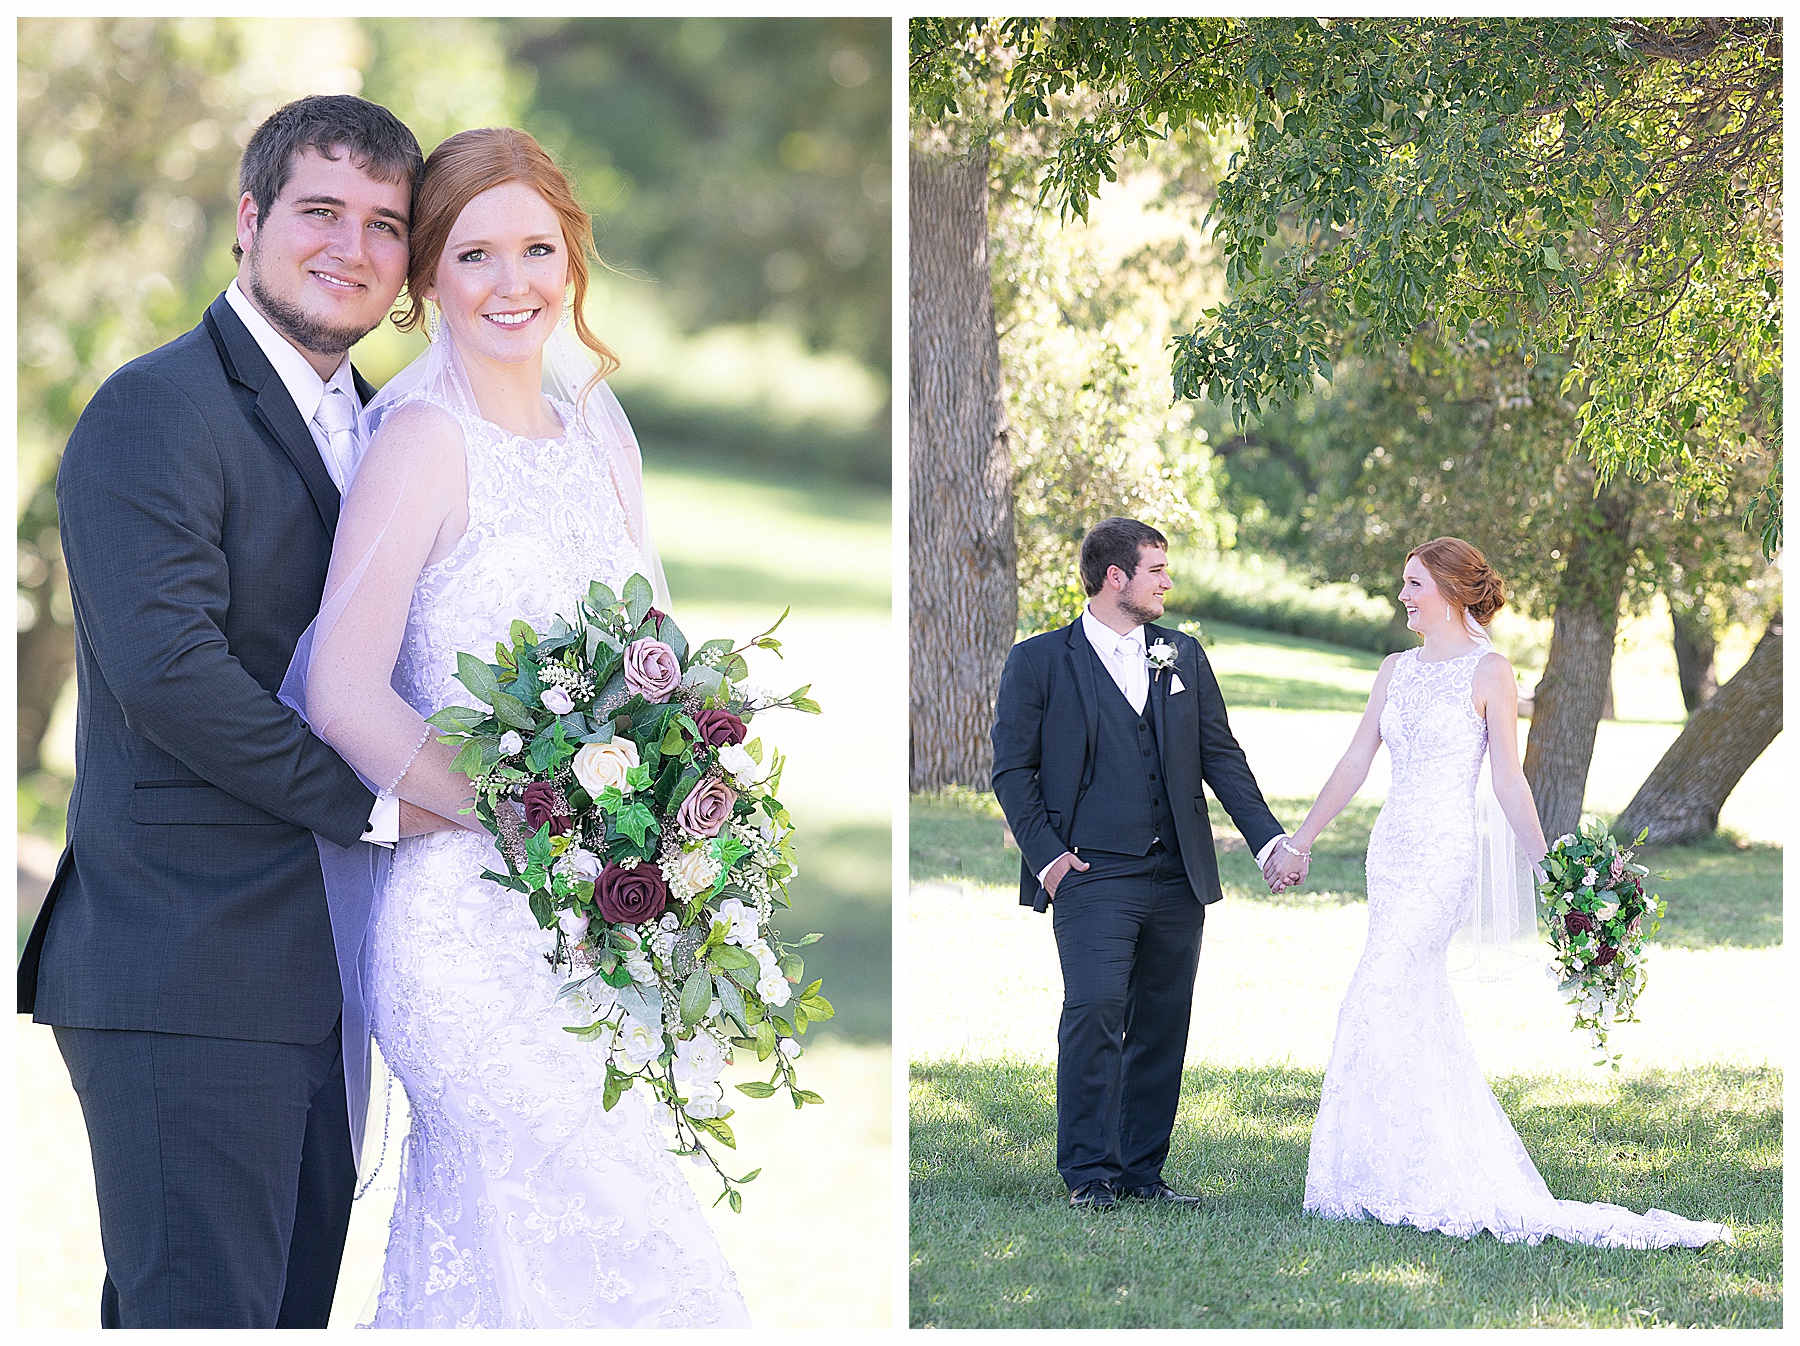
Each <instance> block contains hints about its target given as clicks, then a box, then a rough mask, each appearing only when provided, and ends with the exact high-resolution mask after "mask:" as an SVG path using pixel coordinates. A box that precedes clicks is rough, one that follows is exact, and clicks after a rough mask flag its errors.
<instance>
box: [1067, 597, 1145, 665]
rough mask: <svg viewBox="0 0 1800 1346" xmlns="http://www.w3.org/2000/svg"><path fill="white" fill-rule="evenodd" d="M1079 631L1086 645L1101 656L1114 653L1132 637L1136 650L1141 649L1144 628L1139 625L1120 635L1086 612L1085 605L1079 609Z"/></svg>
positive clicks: (1089, 612)
mask: <svg viewBox="0 0 1800 1346" xmlns="http://www.w3.org/2000/svg"><path fill="white" fill-rule="evenodd" d="M1081 630H1082V633H1083V634H1084V635H1086V636H1087V638H1088V644H1090V645H1092V646H1093V647H1094V648H1095V649H1096V650H1097V651H1099V652H1100V653H1101V654H1112V653H1114V652H1115V651H1116V650H1118V648H1119V647H1120V646H1121V645H1123V644H1125V642H1126V641H1128V640H1131V639H1132V638H1133V637H1135V638H1136V640H1137V648H1139V649H1141V648H1143V644H1144V628H1143V626H1142V625H1141V624H1140V625H1138V626H1134V627H1132V628H1131V630H1129V631H1126V632H1125V633H1124V634H1120V633H1119V632H1117V631H1115V630H1113V629H1112V627H1110V626H1108V625H1107V624H1106V623H1105V622H1103V621H1101V620H1100V619H1099V618H1098V617H1096V616H1095V615H1094V614H1093V613H1092V612H1091V611H1089V610H1088V608H1087V607H1086V605H1083V607H1082V609H1081Z"/></svg>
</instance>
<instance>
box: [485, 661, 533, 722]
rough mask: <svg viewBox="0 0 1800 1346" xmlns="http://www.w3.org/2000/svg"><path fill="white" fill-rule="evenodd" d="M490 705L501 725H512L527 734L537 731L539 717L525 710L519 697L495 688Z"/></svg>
mask: <svg viewBox="0 0 1800 1346" xmlns="http://www.w3.org/2000/svg"><path fill="white" fill-rule="evenodd" d="M483 667H486V665H483ZM488 703H489V704H490V705H491V706H493V708H494V718H495V719H497V720H499V721H500V723H501V724H505V725H510V726H512V727H513V728H514V729H517V730H520V731H522V732H524V733H527V734H532V733H535V732H536V731H537V717H536V716H534V715H533V714H532V713H531V712H530V711H529V710H527V709H525V703H524V702H523V701H521V700H519V698H518V697H516V696H512V695H510V694H509V693H506V692H503V691H501V690H500V689H499V688H498V687H495V689H494V695H493V696H492V697H491V698H489V701H488Z"/></svg>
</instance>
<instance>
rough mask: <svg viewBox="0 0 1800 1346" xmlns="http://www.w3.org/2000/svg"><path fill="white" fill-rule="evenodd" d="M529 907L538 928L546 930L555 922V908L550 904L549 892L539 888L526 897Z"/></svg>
mask: <svg viewBox="0 0 1800 1346" xmlns="http://www.w3.org/2000/svg"><path fill="white" fill-rule="evenodd" d="M526 901H527V902H528V904H529V905H530V907H531V914H532V915H533V916H535V917H536V918H537V923H538V928H539V929H541V930H548V929H549V928H550V927H551V926H553V925H555V924H556V909H555V908H554V907H552V906H551V905H550V894H549V893H546V892H545V891H544V890H543V889H542V888H539V889H538V890H536V891H535V892H533V893H532V895H531V896H530V897H529V898H527V899H526Z"/></svg>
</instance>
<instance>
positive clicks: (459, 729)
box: [425, 705, 488, 734]
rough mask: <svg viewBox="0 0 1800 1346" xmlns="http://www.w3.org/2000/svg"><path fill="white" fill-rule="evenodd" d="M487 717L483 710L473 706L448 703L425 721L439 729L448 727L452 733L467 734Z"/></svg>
mask: <svg viewBox="0 0 1800 1346" xmlns="http://www.w3.org/2000/svg"><path fill="white" fill-rule="evenodd" d="M487 718H488V717H487V715H486V714H485V713H484V712H482V711H479V710H476V709H475V707H473V706H458V705H449V706H445V707H444V708H443V709H442V710H440V711H439V712H438V713H437V714H435V715H433V716H431V717H430V718H429V719H427V720H426V721H425V723H426V724H429V725H434V726H435V727H437V728H439V729H448V730H450V731H452V732H453V733H461V734H468V733H473V732H474V731H475V730H476V729H478V728H479V727H480V726H481V725H482V723H483V722H484V721H486V720H487Z"/></svg>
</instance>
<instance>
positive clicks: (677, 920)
mask: <svg viewBox="0 0 1800 1346" xmlns="http://www.w3.org/2000/svg"><path fill="white" fill-rule="evenodd" d="M656 924H657V925H658V926H660V927H661V928H662V929H664V930H671V931H672V930H679V929H681V917H679V916H677V915H676V914H675V913H674V912H672V911H665V912H664V913H663V915H662V919H661V920H660V921H658V922H657V923H656Z"/></svg>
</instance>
